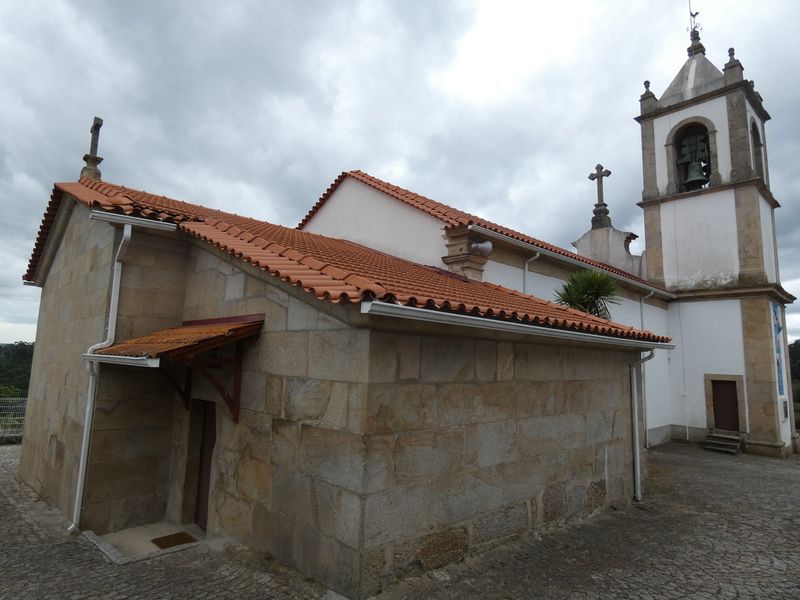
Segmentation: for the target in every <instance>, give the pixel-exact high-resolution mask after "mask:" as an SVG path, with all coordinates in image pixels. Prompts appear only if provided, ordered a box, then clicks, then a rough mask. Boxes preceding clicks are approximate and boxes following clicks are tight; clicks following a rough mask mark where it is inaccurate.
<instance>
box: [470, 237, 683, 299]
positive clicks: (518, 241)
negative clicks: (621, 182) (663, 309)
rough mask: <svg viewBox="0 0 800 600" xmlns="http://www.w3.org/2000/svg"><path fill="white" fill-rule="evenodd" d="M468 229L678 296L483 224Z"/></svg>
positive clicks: (634, 284) (651, 289)
mask: <svg viewBox="0 0 800 600" xmlns="http://www.w3.org/2000/svg"><path fill="white" fill-rule="evenodd" d="M467 229H468V230H469V231H474V232H475V233H479V234H481V235H483V236H486V237H488V238H494V239H496V240H501V241H503V242H505V243H507V244H510V245H512V246H517V247H518V248H523V249H525V250H527V251H528V252H537V253H541V254H544V255H545V256H549V257H550V258H555V259H556V260H560V261H563V262H566V263H569V264H571V265H575V266H578V267H581V268H582V269H590V270H592V271H602V272H603V273H608V274H609V275H611V276H612V277H613V278H614V279H617V280H618V281H622V282H624V283H625V285H629V286H632V287H635V288H639V289H643V290H647V291H650V292H653V293H656V294H658V295H659V296H662V297H664V298H676V297H677V296H675V294H671V293H669V292H667V291H664V290H662V289H659V288H657V287H653V286H651V285H647V284H646V283H640V282H638V281H635V280H633V279H628V278H627V277H622V276H621V275H618V274H617V273H615V272H613V271H608V270H606V269H601V268H600V267H596V266H594V265H592V264H589V263H585V262H583V261H581V260H578V259H576V258H572V257H570V256H565V255H564V254H559V253H558V252H553V251H552V250H547V249H546V248H540V247H538V246H534V245H533V244H529V243H528V242H523V241H521V240H518V239H515V238H512V237H511V236H508V235H505V234H502V233H498V232H496V231H492V230H491V229H487V228H486V227H483V226H481V225H468V226H467Z"/></svg>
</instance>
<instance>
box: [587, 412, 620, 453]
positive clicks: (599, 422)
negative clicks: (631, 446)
mask: <svg viewBox="0 0 800 600" xmlns="http://www.w3.org/2000/svg"><path fill="white" fill-rule="evenodd" d="M618 421H620V422H618ZM622 421H623V419H622V417H621V416H619V415H618V413H617V412H616V411H604V410H593V411H590V412H588V413H587V414H586V443H587V444H589V445H594V444H599V443H601V442H608V441H610V440H613V439H619V438H621V437H623V434H622V428H623V427H628V428H630V423H623V422H622Z"/></svg>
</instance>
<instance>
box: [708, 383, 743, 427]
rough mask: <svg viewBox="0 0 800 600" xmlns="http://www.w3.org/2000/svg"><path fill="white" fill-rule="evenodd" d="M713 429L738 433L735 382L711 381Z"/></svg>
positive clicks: (737, 401)
mask: <svg viewBox="0 0 800 600" xmlns="http://www.w3.org/2000/svg"><path fill="white" fill-rule="evenodd" d="M711 401H712V402H713V404H714V428H715V429H725V430H727V431H739V399H738V397H737V396H736V382H735V381H713V380H712V381H711Z"/></svg>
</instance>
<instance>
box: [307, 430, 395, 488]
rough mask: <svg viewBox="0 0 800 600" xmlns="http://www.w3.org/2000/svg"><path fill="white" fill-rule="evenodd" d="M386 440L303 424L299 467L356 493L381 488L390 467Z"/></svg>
mask: <svg viewBox="0 0 800 600" xmlns="http://www.w3.org/2000/svg"><path fill="white" fill-rule="evenodd" d="M391 460H392V456H391V447H390V445H389V444H388V443H386V441H385V440H381V439H379V438H378V439H376V438H370V439H365V438H364V436H359V435H354V434H350V433H346V432H342V431H335V430H331V429H322V428H320V427H313V426H309V425H303V426H302V429H301V436H300V450H299V456H298V467H299V468H300V469H301V470H302V471H303V472H304V473H306V474H308V475H310V476H313V477H314V478H317V479H321V480H323V481H327V482H328V483H332V484H334V485H338V486H340V487H343V488H345V489H348V490H351V491H354V492H356V493H364V492H371V491H376V490H380V489H383V488H384V487H385V486H386V484H387V482H388V478H389V475H390V473H391V471H392V469H391Z"/></svg>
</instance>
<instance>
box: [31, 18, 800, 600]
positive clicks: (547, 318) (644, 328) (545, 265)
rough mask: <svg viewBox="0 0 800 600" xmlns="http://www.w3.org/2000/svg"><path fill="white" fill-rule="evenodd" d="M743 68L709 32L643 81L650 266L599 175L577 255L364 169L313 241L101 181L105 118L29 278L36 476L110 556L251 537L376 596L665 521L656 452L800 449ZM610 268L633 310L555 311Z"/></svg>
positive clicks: (346, 184) (58, 192)
mask: <svg viewBox="0 0 800 600" xmlns="http://www.w3.org/2000/svg"><path fill="white" fill-rule="evenodd" d="M742 72H743V69H742V66H741V64H740V63H739V61H738V60H737V59H736V58H735V56H734V52H733V50H731V51H729V60H728V62H727V63H726V64H725V67H724V70H723V71H719V70H718V69H717V68H716V67H715V66H714V65H713V64H712V63H711V62H710V61H709V60H708V59H707V58H706V56H705V49H704V48H703V45H702V44H701V42H700V38H699V34H698V32H697V31H692V34H691V46H690V47H689V58H688V60H687V61H686V63H685V64H684V66H683V67H682V68H681V70H680V71H679V73H678V75H677V76H676V77H675V79H674V81H673V82H672V83H671V84H670V85H669V86H668V87H667V89H666V91H665V92H664V93H663V94H662V95H661V97H660V98H656V96H655V94H654V93H652V92H651V91H650V88H649V83H648V82H645V93H644V94H643V95H642V96H641V99H640V104H641V113H640V115H639V116H638V117H637V118H636V119H637V121H638V122H639V124H640V126H641V131H642V157H643V173H644V191H643V194H642V199H641V201H640V202H639V206H641V208H642V210H643V211H644V222H645V248H646V250H645V252H644V253H643V254H642V255H641V256H634V255H632V254H631V253H630V250H629V246H630V242H631V240H633V239H634V238H635V237H636V236H635V234H633V233H630V232H624V231H619V230H617V229H615V228H614V227H613V225H612V221H611V215H610V214H609V210H608V206H607V205H606V204H605V201H604V198H603V193H602V190H603V180H604V178H606V177H607V176H608V175H609V174H610V171H609V170H608V169H605V168H604V167H603V166H602V165H597V167H596V168H595V170H594V171H593V172H592V173H591V174H590V176H589V177H590V179H592V180H593V181H594V182H595V183H596V185H597V190H598V201H597V204H596V206H595V210H594V216H593V217H592V219H591V228H590V229H589V230H588V231H587V232H586V233H584V234H583V235H581V236H580V237H579V238H578V240H577V241H576V242H575V243H574V245H575V247H576V249H577V252H572V251H568V250H565V249H563V248H560V247H558V246H554V245H552V244H549V243H547V242H544V241H541V240H539V239H536V238H534V237H531V236H529V235H527V234H524V233H521V232H518V231H515V230H513V229H511V228H508V227H505V226H502V225H499V224H497V223H494V222H491V221H488V220H486V219H482V218H480V217H477V216H475V215H471V214H468V213H465V212H463V211H461V210H459V209H457V208H454V207H451V206H448V205H446V204H443V203H441V202H438V201H436V200H433V199H430V198H427V197H425V196H422V195H420V194H417V193H414V192H411V191H409V190H405V189H402V188H400V187H397V186H395V185H392V184H390V183H388V182H386V181H383V180H381V179H378V178H376V177H373V176H371V175H368V174H366V173H363V172H361V171H349V172H344V173H342V174H341V175H340V176H339V177H338V178H337V179H336V180H335V181H334V182H333V183H332V185H331V186H330V187H329V188H328V190H327V191H325V193H324V194H323V195H322V196H321V197H320V199H319V200H318V201H317V202H316V203H315V204H314V205H313V206H312V207H311V208H310V210H309V211H308V214H307V215H306V216H305V218H304V219H303V220H302V221H301V222H300V224H299V225H298V226H297V227H296V228H289V227H284V226H280V225H274V224H271V223H267V222H263V221H258V220H255V219H251V218H247V217H242V216H239V215H236V214H233V213H229V212H225V211H220V210H216V209H211V208H207V207H204V206H202V205H199V204H192V203H188V202H183V201H179V200H174V199H171V198H166V197H164V196H160V195H157V194H151V193H146V192H142V191H138V190H136V189H132V188H128V187H124V186H121V185H116V184H112V183H108V182H105V181H103V180H102V177H101V173H100V170H99V168H98V167H99V164H100V162H101V160H102V159H101V158H100V157H99V156H98V155H97V149H98V136H99V131H100V127H101V126H102V121H101V120H100V119H97V118H96V119H95V123H94V125H93V127H92V144H91V148H90V152H89V154H87V155H86V156H85V157H84V160H85V161H86V167H85V168H84V169H83V171H82V173H81V177H80V179H79V180H78V181H76V182H67V183H56V184H54V187H53V193H52V196H51V198H50V202H49V204H48V205H47V208H46V210H45V214H44V218H43V220H42V225H41V227H40V230H39V234H38V236H37V239H36V241H35V244H34V249H33V253H32V256H31V260H30V263H29V266H28V271H27V273H26V274H25V275H24V276H23V279H24V281H25V282H26V283H28V284H30V285H36V286H39V287H41V288H42V299H41V306H40V313H39V323H38V329H37V338H36V346H35V354H34V361H33V369H32V377H31V384H30V392H29V400H28V415H27V419H26V424H25V433H24V437H23V447H22V453H21V458H20V470H19V475H20V478H21V479H22V480H23V481H25V482H27V483H28V484H30V485H31V487H32V488H33V489H34V490H36V492H37V493H39V494H40V495H41V496H42V497H43V498H44V499H45V500H46V501H47V502H49V503H51V504H53V505H55V506H56V507H58V508H59V509H60V510H61V511H62V512H63V513H64V515H65V516H66V517H67V518H68V519H69V520H70V522H71V525H70V531H71V532H78V531H81V532H84V534H85V535H87V536H88V537H90V539H93V540H95V541H96V542H97V543H98V544H99V545H100V546H101V547H107V546H109V545H113V544H114V540H115V539H118V538H115V537H114V535H115V534H118V533H119V532H125V531H132V530H133V529H136V528H145V529H144V530H147V531H155V530H149V529H147V527H149V526H154V525H158V530H159V531H161V532H162V533H163V532H164V531H169V532H171V533H169V535H166V536H160V537H154V538H153V539H152V540H149V541H150V542H153V543H154V544H155V545H154V546H153V551H154V552H155V551H157V550H158V548H160V547H163V546H161V545H159V543H160V542H163V541H164V539H165V538H169V539H180V540H183V541H184V542H185V541H186V540H195V539H202V538H203V537H206V539H214V538H221V537H226V538H232V539H234V540H236V541H237V542H240V543H243V544H246V545H248V546H250V547H253V548H255V549H258V550H263V551H266V552H268V553H269V554H271V555H273V556H275V557H276V558H278V559H279V560H281V561H283V562H285V563H287V564H290V565H292V566H294V567H295V568H297V569H299V570H300V571H302V572H303V573H304V574H306V575H307V576H309V577H312V578H314V579H316V580H318V581H320V582H322V583H324V584H325V585H327V586H329V587H330V588H332V589H334V590H336V591H337V592H339V593H341V594H345V595H346V596H348V597H351V598H365V597H369V596H371V595H373V594H375V593H376V592H378V591H380V590H381V589H382V588H383V587H385V586H386V585H387V584H390V583H391V582H393V581H397V580H398V579H399V578H402V577H406V576H409V575H414V574H419V573H422V572H423V571H425V570H430V569H435V568H438V567H441V566H443V565H445V564H448V563H450V562H454V561H458V560H461V559H463V558H464V557H465V556H467V555H468V554H469V553H471V552H479V551H482V550H485V549H488V548H491V547H493V546H494V545H496V544H498V543H501V542H503V541H505V540H509V539H512V538H513V537H514V536H517V535H520V534H521V533H523V532H525V531H529V530H532V529H539V528H543V527H547V526H552V525H554V524H559V523H562V522H564V521H566V520H568V519H570V520H571V519H575V518H577V517H582V516H588V515H591V514H594V513H596V512H598V511H602V510H607V509H609V508H610V507H613V506H621V505H624V504H626V503H628V502H630V501H631V500H634V501H636V500H641V499H642V498H643V497H644V496H646V493H647V490H646V486H645V485H644V484H643V476H642V474H643V472H644V471H645V470H646V466H647V465H646V457H647V452H646V449H647V448H648V447H650V446H654V445H658V444H661V443H664V442H667V441H669V440H674V439H679V440H688V441H696V442H703V443H706V444H707V445H708V446H709V447H711V448H716V449H721V450H727V451H731V452H740V451H746V452H754V453H759V454H766V455H770V456H775V457H783V456H787V455H788V454H790V453H791V452H792V451H797V450H798V448H797V434H796V432H795V429H794V425H793V422H794V419H793V414H792V410H793V408H792V402H791V400H792V399H791V387H790V385H789V380H788V373H787V368H786V359H787V356H788V346H787V339H786V328H785V306H786V305H787V304H789V303H791V302H793V301H794V298H793V297H792V296H791V295H790V294H788V293H787V292H786V291H785V290H784V289H783V288H782V287H781V285H780V276H779V270H778V255H777V242H776V234H775V217H774V211H775V209H776V208H778V206H779V205H778V203H777V201H776V200H775V198H774V197H773V195H772V192H771V191H770V187H769V170H768V159H767V146H766V137H765V131H764V124H765V122H766V121H767V120H768V119H769V114H768V113H767V112H766V110H765V109H764V107H763V105H762V99H761V97H760V96H759V94H758V93H757V92H756V91H755V89H754V87H753V84H752V82H749V81H746V80H744V79H743V75H742ZM576 229H578V228H577V226H576ZM578 232H579V231H578V230H576V235H577V234H578ZM586 269H589V270H595V271H600V272H603V273H607V274H609V275H610V276H611V277H612V278H613V279H614V280H615V281H616V283H617V285H618V287H619V294H620V302H619V304H618V305H615V306H613V307H612V314H611V319H610V320H609V319H604V318H601V317H598V316H595V315H592V314H588V313H584V312H581V311H578V310H574V309H571V308H567V307H565V306H562V305H560V304H557V303H554V302H553V301H552V299H553V298H554V293H555V292H556V291H557V290H559V289H560V288H561V287H562V286H563V285H564V282H565V281H566V280H567V279H568V278H569V277H570V276H571V275H572V274H573V273H576V272H578V271H581V270H586ZM175 536H177V537H175ZM187 536H188V537H187Z"/></svg>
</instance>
